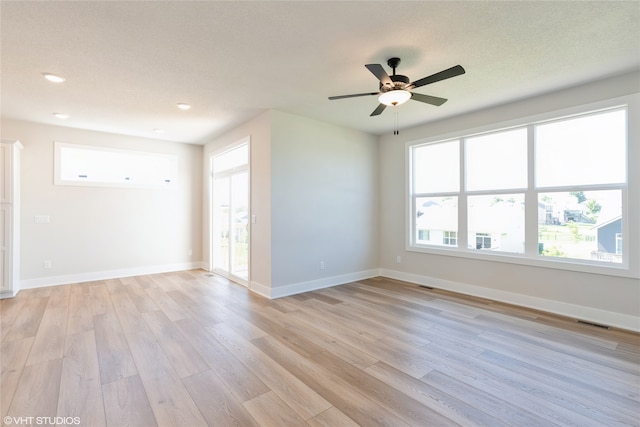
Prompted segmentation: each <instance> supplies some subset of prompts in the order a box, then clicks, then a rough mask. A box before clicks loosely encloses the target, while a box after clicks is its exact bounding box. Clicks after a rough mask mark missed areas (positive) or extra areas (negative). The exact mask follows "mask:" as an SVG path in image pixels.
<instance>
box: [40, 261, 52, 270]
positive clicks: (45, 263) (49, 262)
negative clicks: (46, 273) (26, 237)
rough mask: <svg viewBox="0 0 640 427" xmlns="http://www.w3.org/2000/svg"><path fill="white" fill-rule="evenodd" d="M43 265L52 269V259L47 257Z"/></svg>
mask: <svg viewBox="0 0 640 427" xmlns="http://www.w3.org/2000/svg"><path fill="white" fill-rule="evenodd" d="M42 267H43V268H45V269H47V270H48V269H50V268H51V260H50V259H45V260H44V262H43V263H42Z"/></svg>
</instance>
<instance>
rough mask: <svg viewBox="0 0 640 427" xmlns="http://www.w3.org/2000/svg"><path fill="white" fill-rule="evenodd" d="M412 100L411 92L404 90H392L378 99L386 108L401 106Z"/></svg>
mask: <svg viewBox="0 0 640 427" xmlns="http://www.w3.org/2000/svg"><path fill="white" fill-rule="evenodd" d="M409 99H411V92H409V91H408V90H404V89H395V90H390V91H389V92H384V93H383V94H382V95H380V96H379V97H378V101H380V103H381V104H384V105H386V106H396V105H401V104H404V103H405V102H407V101H408V100H409Z"/></svg>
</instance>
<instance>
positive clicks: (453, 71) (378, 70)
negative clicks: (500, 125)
mask: <svg viewBox="0 0 640 427" xmlns="http://www.w3.org/2000/svg"><path fill="white" fill-rule="evenodd" d="M387 65H388V66H389V67H391V69H392V70H393V74H392V75H391V76H390V75H389V74H387V72H386V71H385V70H384V68H383V67H382V65H380V64H366V65H365V67H366V68H367V69H368V70H369V71H370V72H371V74H373V75H374V76H376V78H377V79H378V80H379V81H380V86H379V91H378V92H368V93H356V94H352V95H339V96H330V97H329V99H330V100H334V99H344V98H355V97H358V96H370V95H377V96H378V101H379V102H380V104H379V105H378V107H377V108H376V109H375V110H373V112H372V113H371V114H370V115H371V116H377V115H379V114H381V113H382V112H383V111H384V109H385V108H386V107H387V106H398V105H401V104H403V103H405V102H407V101H408V100H410V99H412V100H414V101H418V102H423V103H425V104H430V105H435V106H440V105H442V104H444V103H445V102H447V100H446V99H445V98H439V97H437V96H430V95H423V94H421V93H415V92H412V90H413V89H415V88H418V87H421V86H426V85H428V84H431V83H436V82H439V81H441V80H446V79H450V78H451V77H455V76H459V75H461V74H464V73H465V69H464V68H462V66H461V65H456V66H454V67H451V68H448V69H446V70H443V71H440V72H439V73H435V74H432V75H430V76H427V77H424V78H422V79H419V80H415V81H413V82H411V80H410V79H409V77H407V76H403V75H401V74H396V68H397V67H398V65H400V58H395V57H394V58H390V59H389V60H388V61H387Z"/></svg>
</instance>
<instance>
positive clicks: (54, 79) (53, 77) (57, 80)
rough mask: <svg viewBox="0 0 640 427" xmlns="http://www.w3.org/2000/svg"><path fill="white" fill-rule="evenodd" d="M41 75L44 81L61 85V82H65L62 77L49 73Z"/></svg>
mask: <svg viewBox="0 0 640 427" xmlns="http://www.w3.org/2000/svg"><path fill="white" fill-rule="evenodd" d="M42 75H43V76H44V78H45V79H47V80H49V81H50V82H54V83H62V82H63V81H65V80H66V79H65V78H64V77H60V76H56V75H55V74H51V73H42Z"/></svg>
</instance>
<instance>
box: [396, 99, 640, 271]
mask: <svg viewBox="0 0 640 427" xmlns="http://www.w3.org/2000/svg"><path fill="white" fill-rule="evenodd" d="M614 109H626V111H627V153H626V154H627V157H626V160H627V165H626V169H627V174H626V184H624V185H598V186H593V187H592V188H588V186H580V187H579V188H580V189H582V190H585V189H589V190H590V189H593V190H603V189H616V190H621V192H622V205H623V212H622V217H623V222H622V235H623V238H622V251H623V262H622V263H608V262H601V261H593V260H578V259H566V258H560V257H543V256H539V254H538V224H537V221H538V212H537V197H538V193H542V192H551V191H576V188H577V187H567V188H544V189H542V188H540V189H538V188H536V187H535V182H534V178H535V177H534V171H535V147H534V143H533V132H534V125H537V124H541V123H544V122H550V121H556V120H562V119H569V118H571V117H572V116H580V115H585V114H589V113H598V112H604V111H606V110H614ZM632 117H640V94H634V95H629V96H623V97H619V98H613V99H610V100H606V101H601V102H594V103H590V104H585V105H581V106H576V107H571V108H566V109H562V110H557V111H552V112H548V113H544V114H539V115H535V116H528V117H523V118H519V119H515V120H510V121H507V122H501V123H496V124H492V125H487V126H482V127H479V128H473V129H468V130H463V131H459V132H455V133H449V134H443V135H439V136H434V137H429V138H425V139H420V140H414V141H408V142H406V143H405V171H406V173H405V188H406V190H407V191H405V195H406V200H405V220H406V223H405V249H406V250H407V251H410V252H420V253H426V254H436V255H447V256H455V257H463V258H471V259H480V260H487V261H493V262H504V263H512V264H521V265H529V266H538V267H545V268H554V269H561V270H570V271H579V272H586V273H595V274H603V275H609V276H619V277H630V278H640V239H638V238H636V239H633V236H640V197H638V194H640V171H638V172H637V171H635V170H630V168H629V165H630V164H633V162H634V161H635V162H636V164H637V163H638V161H639V160H640V143H638V142H640V123H636V122H639V121H638V120H635V121H634V120H633V119H632ZM523 126H525V127H527V129H528V144H527V162H528V164H527V168H528V186H527V188H526V189H522V192H523V193H524V196H525V253H524V254H514V253H506V252H494V251H478V250H475V249H469V248H468V241H467V240H468V227H467V224H468V215H467V196H468V195H473V194H477V193H481V194H495V195H501V194H505V193H513V192H515V191H519V190H517V189H508V190H499V191H482V192H468V191H465V176H464V167H461V171H460V175H461V177H460V178H461V180H460V192H459V193H456V194H451V195H452V196H458V246H457V247H455V248H453V247H447V246H435V245H428V244H417V243H416V242H415V239H416V237H415V215H416V213H415V197H421V196H424V195H423V194H420V195H416V194H414V193H413V188H412V186H413V181H412V180H413V170H412V169H413V165H412V158H411V152H412V148H413V147H415V146H419V145H424V144H430V143H440V142H446V141H449V140H456V139H460V140H461V144H460V157H461V165H463V164H464V163H463V160H464V155H465V153H464V146H465V144H464V143H463V139H464V138H467V137H471V136H477V135H480V134H485V133H493V132H499V131H505V130H510V129H513V128H517V127H523ZM630 141H634V142H636V143H630ZM629 194H633V195H634V197H631V198H630V197H629ZM624 236H626V238H624ZM630 240H632V242H631V243H630Z"/></svg>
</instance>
